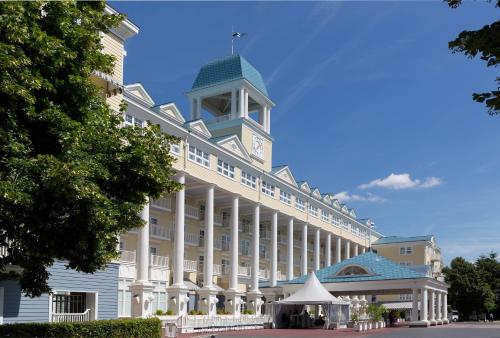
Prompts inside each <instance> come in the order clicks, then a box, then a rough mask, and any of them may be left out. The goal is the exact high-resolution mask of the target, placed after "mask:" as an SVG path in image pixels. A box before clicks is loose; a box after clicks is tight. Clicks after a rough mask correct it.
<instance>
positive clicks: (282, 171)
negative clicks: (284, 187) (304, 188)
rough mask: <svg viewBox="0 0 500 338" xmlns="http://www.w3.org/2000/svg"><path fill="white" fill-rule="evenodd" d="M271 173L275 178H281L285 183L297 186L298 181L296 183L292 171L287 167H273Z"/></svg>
mask: <svg viewBox="0 0 500 338" xmlns="http://www.w3.org/2000/svg"><path fill="white" fill-rule="evenodd" d="M271 173H273V174H274V176H276V177H278V178H281V179H282V180H283V181H285V182H287V183H290V184H291V185H293V186H294V187H296V186H297V181H295V178H294V177H293V175H292V171H291V170H290V168H289V167H288V166H287V165H280V166H277V167H273V169H272V170H271Z"/></svg>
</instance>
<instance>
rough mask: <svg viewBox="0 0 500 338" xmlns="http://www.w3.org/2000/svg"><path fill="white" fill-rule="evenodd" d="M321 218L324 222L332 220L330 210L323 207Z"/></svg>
mask: <svg viewBox="0 0 500 338" xmlns="http://www.w3.org/2000/svg"><path fill="white" fill-rule="evenodd" d="M321 220H323V221H324V222H329V221H330V213H329V212H328V210H325V209H321Z"/></svg>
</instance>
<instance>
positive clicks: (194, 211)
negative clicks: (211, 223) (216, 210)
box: [184, 204, 200, 219]
mask: <svg viewBox="0 0 500 338" xmlns="http://www.w3.org/2000/svg"><path fill="white" fill-rule="evenodd" d="M184 208H185V209H184V213H185V215H186V217H189V218H192V219H200V208H198V207H195V206H192V205H189V204H186V205H185V206H184Z"/></svg>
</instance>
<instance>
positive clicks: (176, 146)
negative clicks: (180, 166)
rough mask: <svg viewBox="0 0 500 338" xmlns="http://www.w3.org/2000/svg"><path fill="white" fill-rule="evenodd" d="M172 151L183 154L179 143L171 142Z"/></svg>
mask: <svg viewBox="0 0 500 338" xmlns="http://www.w3.org/2000/svg"><path fill="white" fill-rule="evenodd" d="M170 152H171V153H172V154H175V155H180V154H181V146H180V145H179V143H171V144H170Z"/></svg>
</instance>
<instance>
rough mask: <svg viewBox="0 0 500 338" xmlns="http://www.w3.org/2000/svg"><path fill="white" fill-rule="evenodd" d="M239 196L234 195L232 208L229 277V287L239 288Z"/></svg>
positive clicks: (232, 288)
mask: <svg viewBox="0 0 500 338" xmlns="http://www.w3.org/2000/svg"><path fill="white" fill-rule="evenodd" d="M239 202H240V199H239V196H237V195H236V196H233V201H232V209H231V278H230V279H229V289H231V290H237V289H238V268H239V265H238V244H239V240H238V219H239V215H238V212H239Z"/></svg>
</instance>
